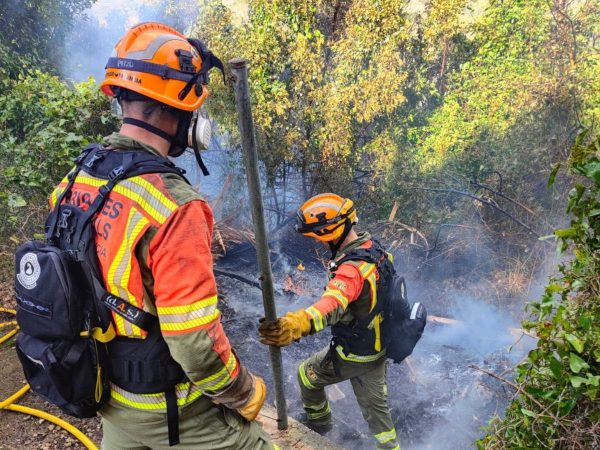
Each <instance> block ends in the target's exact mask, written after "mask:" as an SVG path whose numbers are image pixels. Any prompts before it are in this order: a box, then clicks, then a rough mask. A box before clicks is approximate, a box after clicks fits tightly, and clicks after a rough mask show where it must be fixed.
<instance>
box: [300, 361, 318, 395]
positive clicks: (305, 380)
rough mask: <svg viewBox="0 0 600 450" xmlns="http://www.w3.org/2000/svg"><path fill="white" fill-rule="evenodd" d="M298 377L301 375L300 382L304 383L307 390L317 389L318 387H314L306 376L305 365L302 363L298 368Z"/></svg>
mask: <svg viewBox="0 0 600 450" xmlns="http://www.w3.org/2000/svg"><path fill="white" fill-rule="evenodd" d="M298 375H300V380H301V381H302V384H303V385H304V387H305V388H307V389H316V387H314V386H313V385H312V383H311V382H310V380H309V379H308V377H307V376H306V371H305V370H304V363H301V364H300V365H299V366H298Z"/></svg>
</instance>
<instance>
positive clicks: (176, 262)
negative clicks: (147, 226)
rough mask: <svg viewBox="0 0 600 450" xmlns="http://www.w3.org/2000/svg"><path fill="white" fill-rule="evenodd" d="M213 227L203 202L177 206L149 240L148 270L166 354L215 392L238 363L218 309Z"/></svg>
mask: <svg viewBox="0 0 600 450" xmlns="http://www.w3.org/2000/svg"><path fill="white" fill-rule="evenodd" d="M212 228H213V215H212V211H211V209H210V207H209V206H208V204H206V203H205V202H204V201H201V200H194V201H191V202H189V203H186V204H185V205H183V206H180V207H179V208H178V209H177V210H176V211H175V212H173V213H172V214H171V216H170V217H169V219H168V220H167V221H166V222H165V223H164V224H163V225H161V226H160V228H159V229H158V231H157V233H156V235H155V236H154V237H153V238H152V241H151V242H150V247H149V251H148V267H149V268H150V270H151V271H152V274H153V278H154V296H155V299H156V310H157V313H158V319H159V322H160V329H161V332H162V334H163V336H164V338H165V341H166V342H167V344H168V346H169V350H170V351H171V355H172V356H173V358H174V359H175V360H176V361H177V362H178V363H179V364H181V366H182V367H183V369H184V371H185V372H186V374H187V375H188V377H189V378H190V380H192V381H193V382H195V383H196V384H198V385H200V387H201V388H203V390H206V391H212V393H216V392H218V391H219V390H221V389H223V388H225V387H227V386H228V385H229V384H230V383H231V381H233V380H234V379H235V378H236V377H237V374H238V372H239V362H238V360H237V358H236V356H235V354H234V353H233V351H232V350H231V346H230V344H229V339H228V338H227V336H226V335H225V332H224V330H223V326H222V324H221V314H220V312H219V310H218V308H217V285H216V282H215V277H214V274H213V260H212V255H211V252H210V243H211V238H212Z"/></svg>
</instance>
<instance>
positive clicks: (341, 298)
mask: <svg viewBox="0 0 600 450" xmlns="http://www.w3.org/2000/svg"><path fill="white" fill-rule="evenodd" d="M326 295H331V296H332V297H333V298H335V299H336V300H337V301H338V303H339V304H340V305H342V308H343V309H344V311H345V310H346V308H347V307H348V298H347V297H346V296H345V295H344V294H343V293H342V291H340V290H339V289H333V288H327V289H326V290H325V292H324V293H323V297H324V296H326Z"/></svg>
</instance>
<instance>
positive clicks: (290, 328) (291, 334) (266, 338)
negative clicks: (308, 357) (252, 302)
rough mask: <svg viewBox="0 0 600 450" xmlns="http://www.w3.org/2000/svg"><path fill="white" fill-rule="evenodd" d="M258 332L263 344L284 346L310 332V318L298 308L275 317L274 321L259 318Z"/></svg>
mask: <svg viewBox="0 0 600 450" xmlns="http://www.w3.org/2000/svg"><path fill="white" fill-rule="evenodd" d="M258 332H259V334H260V342H262V343H263V344H266V345H276V346H277V347H284V346H286V345H289V344H291V343H292V342H293V341H297V340H298V339H300V338H301V337H304V336H306V335H308V333H310V320H309V319H308V314H306V311H304V310H303V309H299V310H298V311H295V312H289V313H287V314H286V315H285V316H283V317H279V318H277V320H275V321H274V322H267V321H265V319H261V324H260V326H259V327H258Z"/></svg>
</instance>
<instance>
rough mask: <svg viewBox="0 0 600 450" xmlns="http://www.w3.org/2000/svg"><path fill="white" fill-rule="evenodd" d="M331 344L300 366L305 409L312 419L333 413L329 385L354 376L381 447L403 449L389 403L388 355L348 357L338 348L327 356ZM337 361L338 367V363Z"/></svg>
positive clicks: (362, 406)
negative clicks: (341, 353) (351, 358)
mask: <svg viewBox="0 0 600 450" xmlns="http://www.w3.org/2000/svg"><path fill="white" fill-rule="evenodd" d="M328 352H329V346H327V347H325V348H324V349H323V350H321V351H319V352H317V353H315V354H314V355H312V356H311V357H310V358H308V359H307V360H305V361H303V362H301V363H300V366H299V367H298V382H299V384H300V394H301V396H302V402H303V403H304V410H305V411H306V415H307V417H308V419H309V420H314V421H321V420H326V419H327V418H329V417H331V409H330V407H329V401H328V400H327V394H326V393H325V386H329V385H331V384H336V383H339V382H340V381H345V380H350V383H351V384H352V389H353V390H354V395H356V400H357V401H358V405H359V406H360V410H361V412H362V415H363V417H364V419H365V421H366V422H367V424H368V425H369V431H370V432H371V434H372V435H373V437H374V438H375V440H376V441H377V444H376V445H377V449H385V450H400V444H399V443H398V440H397V437H396V429H395V427H394V423H393V422H392V417H391V415H390V409H389V407H388V403H387V384H386V379H385V377H386V358H385V356H383V357H379V358H378V359H376V360H374V361H370V360H369V357H366V358H365V359H366V360H365V361H361V362H358V361H351V360H344V359H343V357H342V356H340V355H338V354H337V352H334V354H333V359H331V358H326V356H327V353H328ZM334 365H335V367H334Z"/></svg>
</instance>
